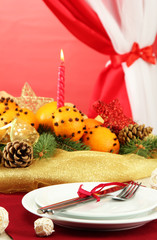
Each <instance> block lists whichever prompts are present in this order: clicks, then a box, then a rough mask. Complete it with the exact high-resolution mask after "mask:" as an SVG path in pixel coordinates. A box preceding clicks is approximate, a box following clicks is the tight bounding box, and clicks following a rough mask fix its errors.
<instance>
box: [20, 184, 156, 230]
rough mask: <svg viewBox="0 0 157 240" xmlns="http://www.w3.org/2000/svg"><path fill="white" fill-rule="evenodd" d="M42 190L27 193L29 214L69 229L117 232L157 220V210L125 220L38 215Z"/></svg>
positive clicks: (25, 206)
mask: <svg viewBox="0 0 157 240" xmlns="http://www.w3.org/2000/svg"><path fill="white" fill-rule="evenodd" d="M39 191H40V189H37V190H34V191H31V192H29V193H27V194H26V195H25V196H24V197H23V199H22V205H23V206H24V208H25V209H26V210H28V211H29V212H31V213H33V214H35V215H37V216H41V217H43V216H44V217H48V218H51V219H52V220H53V221H54V223H55V224H57V225H60V226H64V227H69V228H81V229H90V230H91V229H93V230H105V231H108V230H109V231H116V230H126V229H132V228H137V227H140V226H142V225H144V224H146V223H148V222H150V221H152V220H155V219H157V209H153V210H152V211H150V212H146V213H145V214H143V216H140V217H138V216H137V217H132V218H128V219H127V218H125V219H104V220H103V219H102V220H96V219H85V218H82V219H79V218H73V217H72V218H70V217H63V216H59V215H49V214H44V215H41V214H38V213H37V209H38V206H37V204H36V203H35V197H36V196H37V194H38V192H39Z"/></svg>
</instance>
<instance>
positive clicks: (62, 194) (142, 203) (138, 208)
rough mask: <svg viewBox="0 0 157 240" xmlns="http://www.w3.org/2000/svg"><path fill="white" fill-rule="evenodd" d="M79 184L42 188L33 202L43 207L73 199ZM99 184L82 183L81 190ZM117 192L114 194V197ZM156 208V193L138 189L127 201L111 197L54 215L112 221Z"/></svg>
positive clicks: (151, 190)
mask: <svg viewBox="0 0 157 240" xmlns="http://www.w3.org/2000/svg"><path fill="white" fill-rule="evenodd" d="M80 184H81V183H68V184H60V185H53V186H49V187H44V188H41V189H39V190H38V193H37V194H36V196H35V202H36V204H37V205H38V206H40V207H43V206H46V205H50V204H53V203H56V202H60V201H63V200H66V199H70V198H73V197H78V195H77V191H78V188H79V186H80ZM98 184H99V183H93V182H92V183H91V182H90V183H83V188H84V189H86V190H91V189H92V188H93V187H95V186H96V185H98ZM117 193H118V192H116V193H114V194H115V195H116V194H117ZM156 206H157V191H156V190H154V189H151V188H146V187H140V188H139V190H138V191H137V193H136V195H135V196H134V197H133V198H132V199H129V200H127V201H115V200H112V198H111V196H108V197H107V196H106V197H104V198H102V199H101V200H100V202H96V200H94V201H92V202H89V203H85V204H80V205H78V206H77V205H75V206H74V207H70V208H67V209H64V210H60V211H56V213H55V214H57V215H60V216H63V217H74V218H86V219H99V220H100V219H113V218H115V219H116V218H117V219H120V218H124V217H127V218H130V217H132V216H135V215H141V214H144V213H145V212H148V211H150V210H151V209H153V208H155V207H156Z"/></svg>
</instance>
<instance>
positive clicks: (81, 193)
mask: <svg viewBox="0 0 157 240" xmlns="http://www.w3.org/2000/svg"><path fill="white" fill-rule="evenodd" d="M110 185H118V186H122V187H124V186H125V185H126V184H125V183H120V182H111V183H100V184H99V185H97V186H96V187H94V188H93V189H92V190H91V191H90V192H89V191H87V190H85V189H83V188H82V186H83V184H81V185H80V187H79V189H78V192H77V194H78V195H79V197H80V198H85V197H89V196H93V197H94V198H96V199H97V201H100V197H99V193H100V192H101V190H102V189H103V188H104V187H107V186H110ZM103 193H105V190H104V192H103Z"/></svg>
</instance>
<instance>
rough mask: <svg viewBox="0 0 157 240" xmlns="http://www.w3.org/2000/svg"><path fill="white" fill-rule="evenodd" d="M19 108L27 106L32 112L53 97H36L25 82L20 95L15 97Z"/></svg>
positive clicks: (50, 100)
mask: <svg viewBox="0 0 157 240" xmlns="http://www.w3.org/2000/svg"><path fill="white" fill-rule="evenodd" d="M15 100H16V102H17V103H18V105H19V106H20V107H21V108H28V109H30V110H31V111H33V112H34V113H35V112H36V111H37V110H38V109H39V108H40V107H41V106H43V105H44V104H46V103H49V102H52V101H54V99H53V98H46V97H38V96H36V95H35V93H34V92H33V90H32V88H31V87H30V85H29V84H28V83H27V82H26V83H25V84H24V86H23V88H22V91H21V96H20V97H16V98H15Z"/></svg>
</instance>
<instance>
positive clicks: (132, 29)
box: [86, 0, 157, 134]
mask: <svg viewBox="0 0 157 240" xmlns="http://www.w3.org/2000/svg"><path fill="white" fill-rule="evenodd" d="M86 2H88V4H89V5H90V6H91V8H92V9H93V10H94V11H95V12H96V13H97V15H98V17H99V19H100V21H101V23H102V25H103V26H104V28H105V29H106V31H107V33H108V35H109V36H110V39H111V41H112V43H113V46H114V48H115V50H116V52H117V53H119V54H125V53H128V52H130V50H131V48H132V45H133V43H134V42H137V43H138V44H139V46H140V48H143V47H146V46H150V45H152V44H153V42H154V40H155V36H156V34H157V0H86ZM122 67H123V70H124V73H125V82H126V87H127V92H128V96H129V100H130V104H131V109H132V113H133V119H134V120H135V121H136V122H137V123H139V124H145V125H146V126H152V127H153V128H154V130H153V133H154V134H157V64H155V65H153V64H150V63H147V62H145V61H144V60H142V59H141V58H139V59H138V60H137V61H135V62H134V63H133V64H132V65H131V66H130V67H127V66H126V64H125V63H123V64H122Z"/></svg>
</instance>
